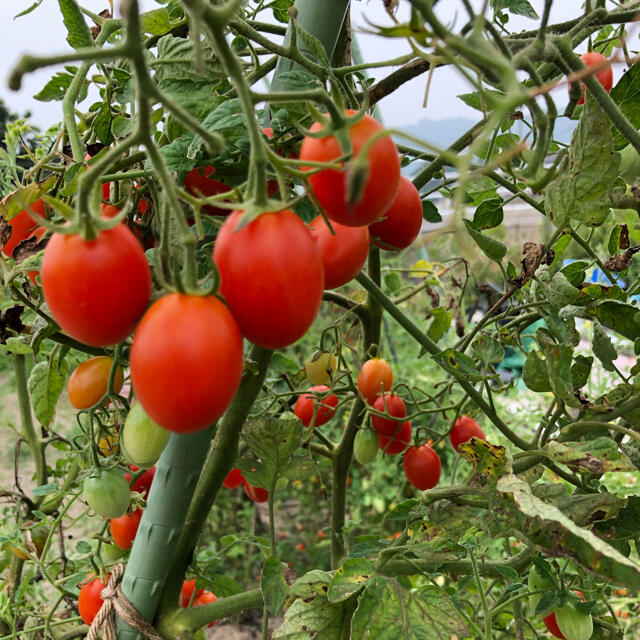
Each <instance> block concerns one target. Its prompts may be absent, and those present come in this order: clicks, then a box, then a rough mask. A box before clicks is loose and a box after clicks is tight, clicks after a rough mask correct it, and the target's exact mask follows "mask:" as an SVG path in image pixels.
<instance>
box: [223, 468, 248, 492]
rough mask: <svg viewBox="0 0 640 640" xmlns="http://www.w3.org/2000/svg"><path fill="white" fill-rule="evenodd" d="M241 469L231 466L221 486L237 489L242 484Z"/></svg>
mask: <svg viewBox="0 0 640 640" xmlns="http://www.w3.org/2000/svg"><path fill="white" fill-rule="evenodd" d="M242 480H243V478H242V471H240V469H236V468H233V469H231V471H229V473H228V474H227V477H226V478H225V480H224V482H223V483H222V486H223V487H225V488H227V489H237V488H238V487H239V486H240V485H241V484H242Z"/></svg>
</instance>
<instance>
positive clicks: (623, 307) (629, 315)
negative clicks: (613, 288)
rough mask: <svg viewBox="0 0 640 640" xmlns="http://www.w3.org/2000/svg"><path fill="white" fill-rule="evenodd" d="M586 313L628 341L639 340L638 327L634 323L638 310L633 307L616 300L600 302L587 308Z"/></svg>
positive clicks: (639, 327) (639, 332)
mask: <svg viewBox="0 0 640 640" xmlns="http://www.w3.org/2000/svg"><path fill="white" fill-rule="evenodd" d="M587 313H589V315H591V316H593V317H594V318H597V319H598V320H600V322H601V323H602V324H603V325H604V326H605V327H607V328H608V329H612V330H613V331H615V332H616V333H619V334H620V335H622V336H624V337H625V338H627V339H629V340H634V341H635V340H637V339H638V338H640V325H639V324H638V322H637V321H636V315H637V314H638V308H637V307H634V306H633V305H630V304H625V303H623V302H618V301H617V300H602V301H599V302H596V303H594V305H593V306H591V307H590V308H588V309H587Z"/></svg>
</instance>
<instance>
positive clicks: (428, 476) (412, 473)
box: [402, 444, 442, 491]
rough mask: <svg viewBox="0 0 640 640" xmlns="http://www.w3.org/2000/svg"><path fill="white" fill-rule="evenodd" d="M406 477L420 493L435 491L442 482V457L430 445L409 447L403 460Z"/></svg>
mask: <svg viewBox="0 0 640 640" xmlns="http://www.w3.org/2000/svg"><path fill="white" fill-rule="evenodd" d="M402 466H403V467H404V475H405V476H407V480H408V481H409V482H410V483H411V484H412V485H413V486H414V487H415V488H416V489H420V491H425V490H426V489H433V487H435V486H436V485H437V484H438V480H440V473H441V471H442V466H441V465H440V456H438V454H437V453H436V452H435V451H434V450H433V449H432V448H431V447H430V446H429V445H428V444H423V445H420V446H419V447H409V448H408V449H407V451H406V453H405V454H404V458H403V460H402Z"/></svg>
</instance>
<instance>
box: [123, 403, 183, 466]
mask: <svg viewBox="0 0 640 640" xmlns="http://www.w3.org/2000/svg"><path fill="white" fill-rule="evenodd" d="M170 437H171V433H170V432H169V431H167V430H166V429H163V428H162V427H161V426H160V425H159V424H157V423H156V422H154V421H153V420H152V419H151V418H150V417H149V416H148V415H147V414H146V413H145V411H144V409H143V408H142V405H141V404H140V403H139V402H136V404H134V405H133V406H132V407H131V409H130V411H129V413H128V414H127V419H126V420H125V421H124V426H123V427H122V431H121V432H120V444H121V445H122V451H123V453H124V454H125V457H126V459H127V460H128V461H129V462H131V463H132V464H135V465H136V466H137V467H140V468H142V469H147V468H149V467H152V466H153V465H154V464H155V463H156V462H158V458H160V455H161V454H162V452H163V451H164V448H165V447H166V446H167V442H169V438H170Z"/></svg>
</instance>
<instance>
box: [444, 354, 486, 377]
mask: <svg viewBox="0 0 640 640" xmlns="http://www.w3.org/2000/svg"><path fill="white" fill-rule="evenodd" d="M433 359H434V360H435V361H436V362H437V363H438V364H439V365H440V366H441V367H442V368H443V369H444V370H445V371H448V372H449V373H451V374H453V375H454V376H460V377H463V378H465V379H466V380H469V381H471V382H479V381H480V380H484V376H483V375H482V374H481V373H480V371H478V369H477V367H476V363H475V362H474V361H473V358H470V357H469V356H468V355H466V354H464V353H462V352H460V351H456V350H455V349H445V350H444V351H441V352H440V353H438V354H437V355H435V356H433Z"/></svg>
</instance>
